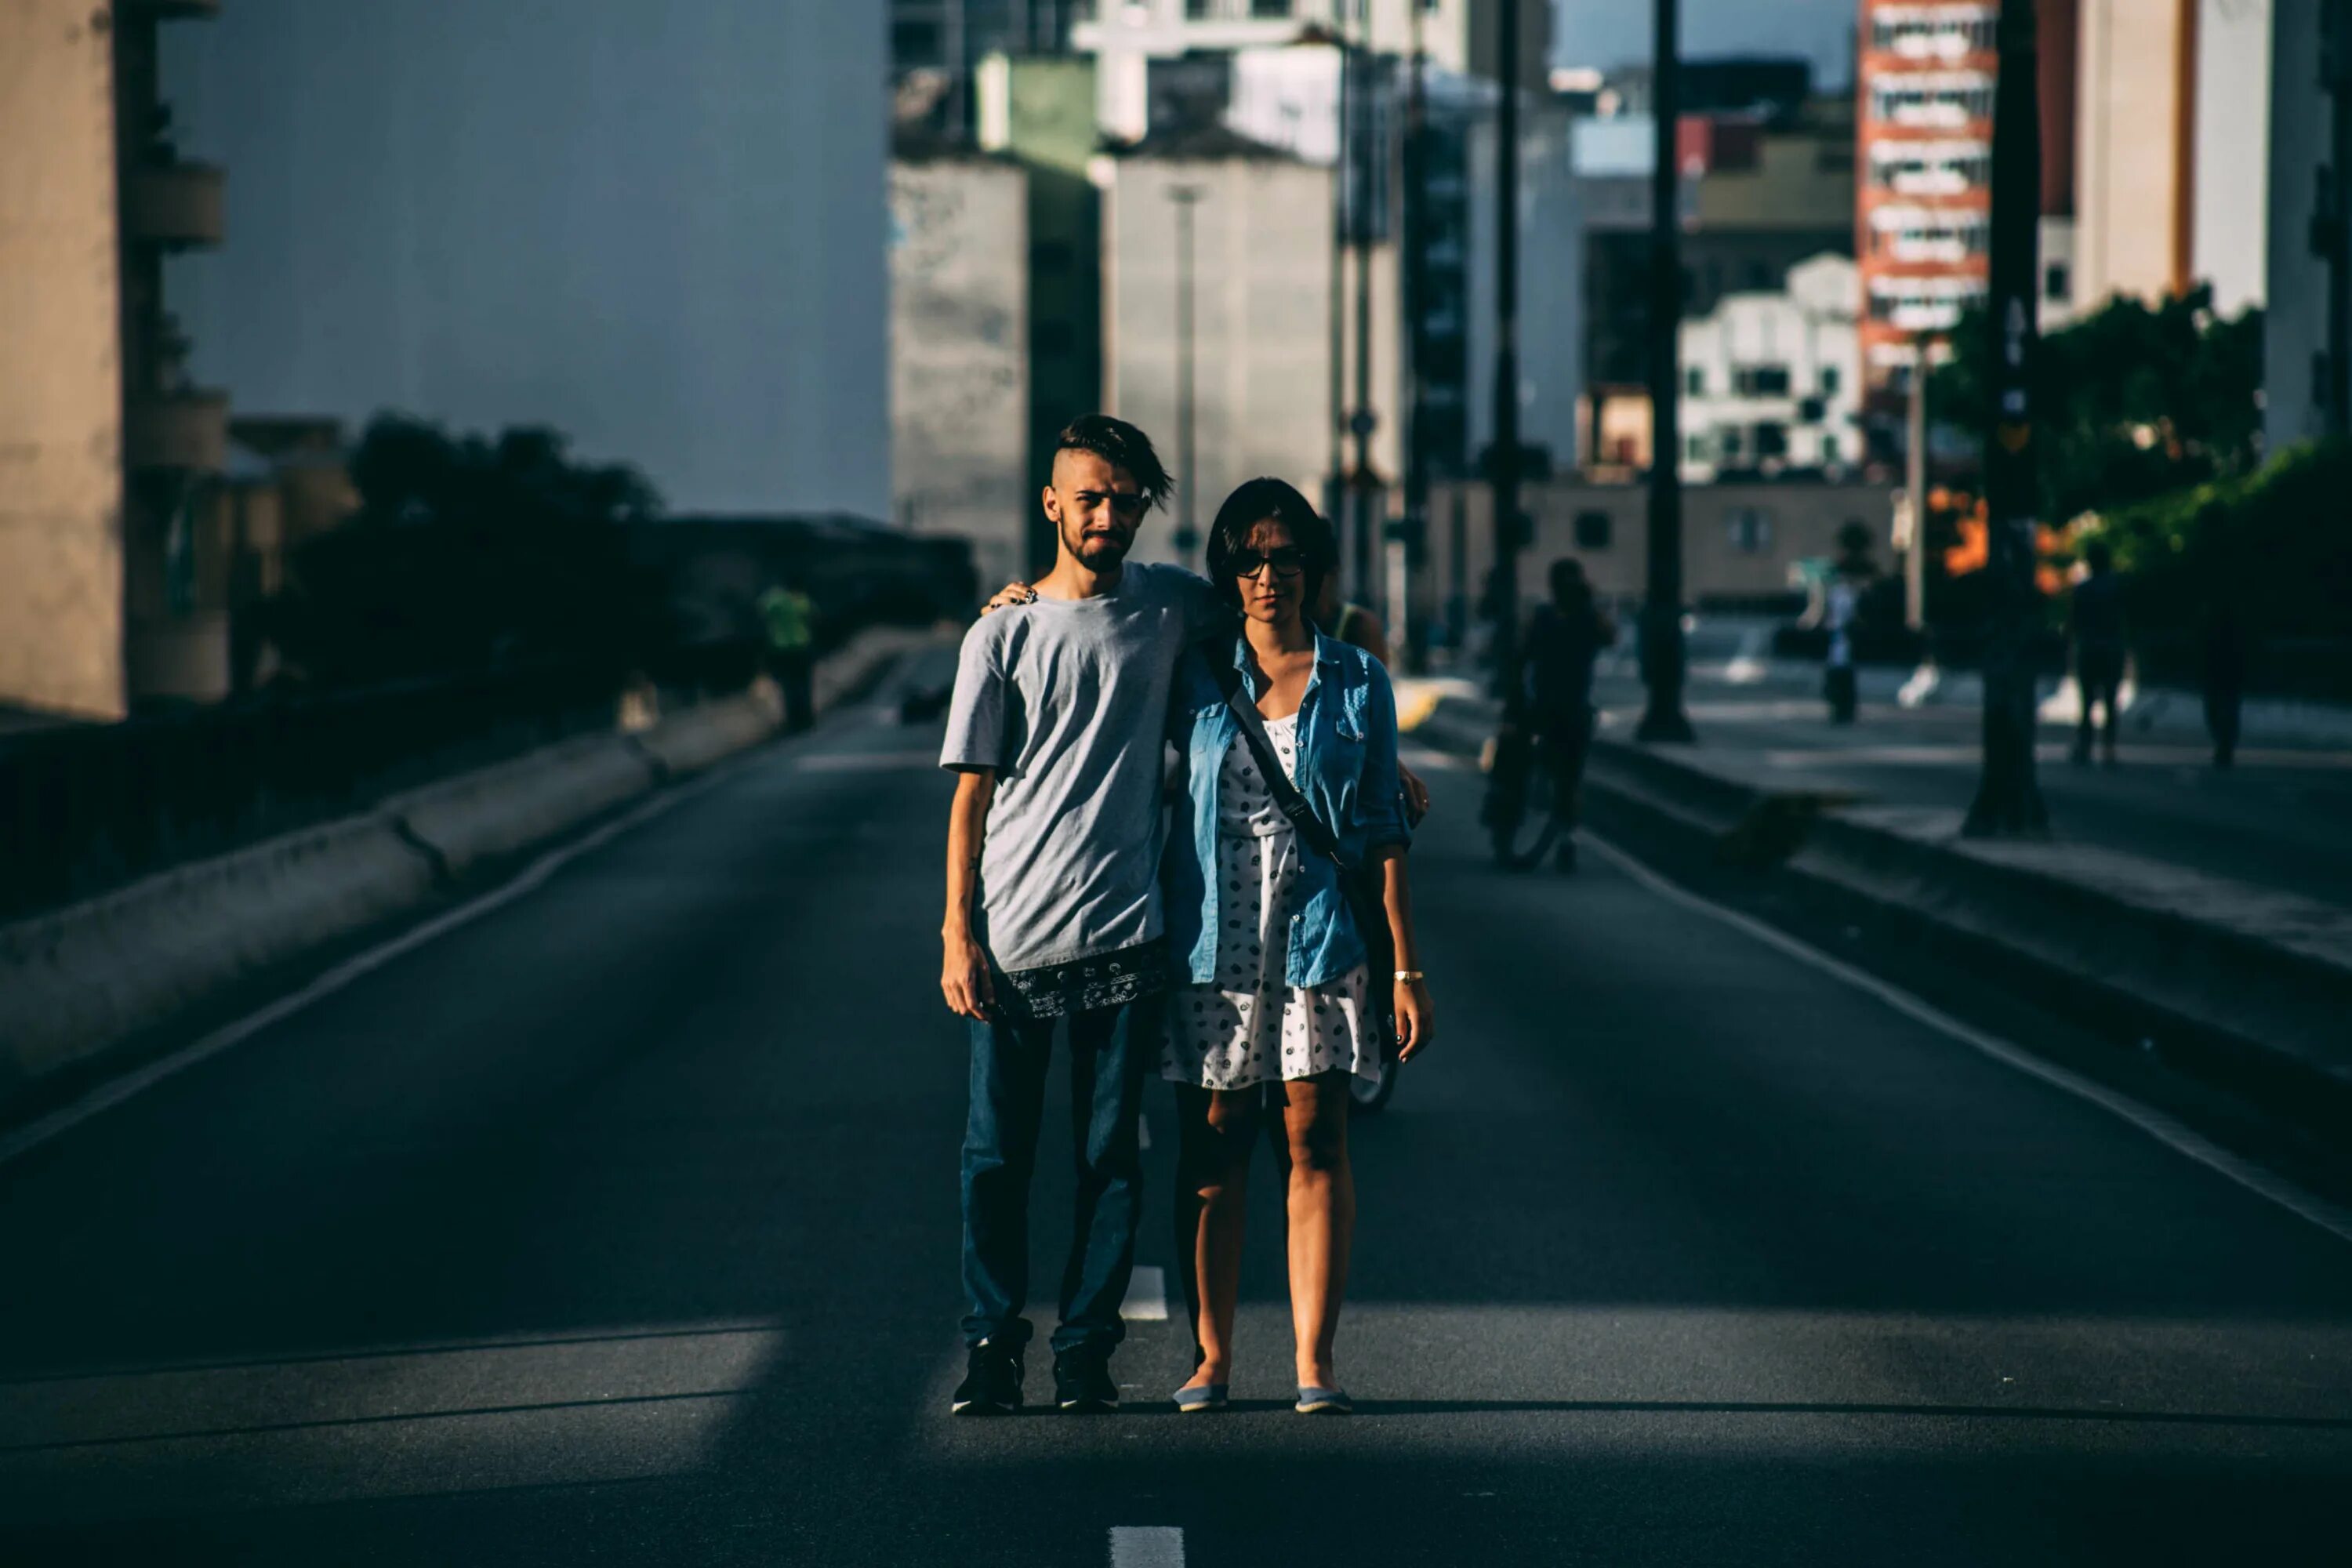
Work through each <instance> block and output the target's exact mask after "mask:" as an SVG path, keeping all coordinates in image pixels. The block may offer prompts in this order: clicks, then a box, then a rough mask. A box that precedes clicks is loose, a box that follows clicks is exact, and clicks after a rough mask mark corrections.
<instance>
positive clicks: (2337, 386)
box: [2319, 0, 2352, 437]
mask: <svg viewBox="0 0 2352 1568" xmlns="http://www.w3.org/2000/svg"><path fill="white" fill-rule="evenodd" d="M2320 23H2321V26H2322V29H2323V31H2322V34H2321V47H2320V51H2319V58H2320V60H2321V62H2322V63H2321V68H2322V69H2323V70H2325V71H2326V73H2327V79H2326V82H2325V83H2324V85H2325V86H2326V89H2327V92H2328V94H2329V107H2330V109H2331V110H2332V113H2333V121H2332V123H2331V126H2330V135H2329V153H2328V168H2329V170H2330V176H2331V177H2330V179H2329V183H2328V189H2329V192H2330V196H2331V199H2330V202H2329V205H2328V207H2327V209H2326V210H2327V213H2328V226H2327V238H2326V250H2327V362H2326V363H2327V406H2326V409H2324V410H2323V411H2322V415H2323V419H2322V423H2321V426H2320V428H2321V429H2323V430H2325V431H2326V432H2327V434H2329V435H2330V436H2336V437H2343V436H2352V216H2347V210H2346V209H2347V207H2352V4H2347V0H2336V4H2334V5H2329V6H2326V7H2325V8H2324V9H2323V10H2322V12H2321V16H2320Z"/></svg>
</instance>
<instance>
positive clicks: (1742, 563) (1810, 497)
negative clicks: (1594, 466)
mask: <svg viewBox="0 0 2352 1568" xmlns="http://www.w3.org/2000/svg"><path fill="white" fill-rule="evenodd" d="M1521 504H1522V505H1523V506H1525V507H1526V509H1527V510H1528V514H1529V516H1530V517H1531V518H1532V519H1533V520H1534V526H1535V531H1534V536H1533V539H1532V542H1530V544H1529V545H1528V549H1527V551H1526V552H1524V553H1523V554H1522V555H1521V556H1520V562H1519V592H1520V596H1521V602H1522V605H1532V604H1534V603H1535V601H1536V600H1538V598H1540V597H1542V596H1543V595H1544V594H1545V593H1546V592H1547V590H1546V588H1545V586H1544V584H1545V574H1546V569H1547V568H1548V567H1549V564H1550V563H1552V562H1553V561H1556V560H1559V559H1560V558H1562V557H1566V556H1572V557H1574V558H1575V559H1577V560H1579V561H1581V562H1582V563H1584V569H1585V573H1586V574H1587V575H1588V576H1589V577H1590V578H1591V581H1592V585H1593V587H1594V588H1595V589H1597V590H1598V591H1599V592H1600V594H1601V596H1602V597H1604V598H1609V599H1616V600H1621V601H1627V602H1631V601H1634V600H1638V599H1639V598H1640V597H1641V596H1642V594H1643V587H1644V584H1645V583H1646V581H1647V574H1646V571H1645V568H1644V557H1643V541H1644V540H1645V539H1646V538H1647V532H1646V530H1647V527H1648V523H1647V517H1648V507H1649V488H1648V487H1647V486H1645V485H1638V484H1592V483H1589V482H1586V481H1584V480H1581V479H1555V480H1551V481H1549V482H1544V483H1538V484H1533V485H1529V486H1528V488H1527V489H1525V490H1524V491H1523V492H1522V499H1521ZM1894 505H1895V503H1894V492H1893V491H1892V490H1891V489H1888V488H1887V487H1885V486H1884V485H1874V484H1856V483H1847V484H1812V483H1786V484H1773V483H1752V484H1749V483H1742V484H1712V485H1694V486H1692V487H1690V488H1689V489H1685V491H1684V492H1683V592H1684V595H1685V601H1686V602H1687V603H1689V604H1691V605H1694V606H1697V607H1700V608H1706V607H1709V606H1713V607H1717V608H1723V607H1729V606H1736V605H1756V604H1759V603H1762V602H1768V601H1777V600H1783V599H1785V598H1787V597H1788V596H1789V595H1791V594H1793V593H1796V592H1798V591H1799V583H1800V581H1801V579H1800V577H1799V575H1798V571H1799V563H1801V562H1806V561H1819V560H1822V559H1824V558H1827V557H1830V556H1833V555H1835V554H1836V553H1837V536H1838V532H1839V531H1840V530H1841V529H1843V528H1844V527H1845V526H1846V525H1847V524H1848V523H1860V524H1861V525H1862V526H1863V527H1864V528H1866V529H1868V530H1869V531H1870V537H1871V538H1873V539H1874V540H1875V539H1885V538H1886V537H1887V531H1888V529H1889V527H1890V525H1891V524H1892V521H1893V518H1894ZM1430 510H1431V515H1432V516H1433V518H1436V519H1439V520H1441V521H1439V523H1438V525H1437V527H1436V529H1435V530H1434V531H1435V533H1436V535H1437V537H1435V538H1433V540H1432V541H1431V544H1430V552H1429V555H1430V562H1431V568H1432V572H1433V575H1434V578H1435V581H1434V582H1433V584H1432V587H1433V592H1434V594H1435V595H1436V597H1435V600H1434V602H1435V603H1438V604H1441V605H1444V604H1448V603H1455V604H1465V605H1475V604H1476V603H1477V602H1478V599H1479V595H1480V593H1481V590H1482V588H1483V585H1484V584H1486V579H1487V574H1488V572H1489V571H1490V569H1491V568H1492V566H1493V564H1494V538H1495V533H1494V527H1493V521H1492V519H1493V516H1494V511H1493V495H1492V492H1491V491H1490V490H1489V489H1488V488H1487V487H1486V486H1485V485H1482V484H1475V483H1465V484H1449V485H1444V486H1442V487H1440V488H1439V490H1438V492H1437V493H1436V494H1434V495H1433V497H1432V499H1431V503H1430Z"/></svg>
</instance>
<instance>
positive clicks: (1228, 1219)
mask: <svg viewBox="0 0 2352 1568" xmlns="http://www.w3.org/2000/svg"><path fill="white" fill-rule="evenodd" d="M1208 554H1209V577H1210V580H1211V581H1212V582H1213V583H1214V584H1217V586H1218V588H1219V590H1220V591H1221V592H1223V594H1224V595H1227V597H1228V598H1229V600H1230V601H1231V602H1233V603H1234V605H1235V607H1237V608H1238V609H1239V611H1240V612H1241V616H1242V635H1241V637H1238V638H1236V639H1235V641H1234V647H1233V650H1232V652H1231V654H1230V655H1229V656H1226V657H1230V658H1231V659H1232V661H1233V663H1232V667H1231V668H1230V669H1228V670H1225V671H1222V672H1221V671H1218V670H1216V669H1214V668H1212V667H1211V665H1210V663H1209V659H1208V658H1207V657H1203V656H1202V655H1194V656H1192V657H1190V658H1188V659H1187V662H1186V667H1185V668H1184V669H1183V671H1182V672H1181V674H1180V675H1179V677H1178V694H1177V703H1176V713H1175V724H1176V731H1177V732H1176V736H1175V739H1176V741H1177V742H1178V744H1179V746H1180V747H1181V749H1182V750H1183V752H1184V753H1185V763H1186V781H1187V790H1186V796H1187V803H1188V805H1189V809H1186V808H1184V807H1180V809H1179V813H1178V816H1179V821H1178V823H1177V825H1176V827H1175V829H1174V830H1173V831H1172V832H1171V835H1170V843H1169V847H1168V850H1167V853H1166V856H1165V858H1164V860H1163V868H1164V874H1165V878H1166V883H1167V889H1166V891H1167V898H1166V906H1167V924H1168V935H1169V945H1170V948H1171V951H1172V952H1174V953H1175V954H1176V955H1177V960H1178V963H1179V964H1180V965H1181V966H1182V968H1183V973H1181V974H1180V975H1179V977H1178V978H1179V979H1180V981H1182V982H1184V983H1185V984H1182V985H1181V987H1180V989H1179V990H1178V991H1177V992H1176V993H1175V994H1174V995H1173V996H1172V997H1171V1004H1170V1007H1169V1040H1168V1045H1167V1047H1166V1051H1165V1054H1164V1056H1163V1058H1162V1060H1161V1070H1162V1073H1163V1074H1164V1076H1166V1077H1167V1078H1169V1079H1171V1080H1173V1081H1174V1083H1175V1084H1176V1099H1177V1112H1178V1123H1179V1128H1180V1132H1181V1141H1180V1145H1179V1149H1180V1152H1179V1153H1178V1157H1177V1162H1178V1163H1177V1194H1176V1255H1177V1257H1178V1258H1180V1259H1181V1260H1182V1272H1183V1275H1184V1287H1185V1300H1186V1302H1187V1304H1188V1305H1189V1307H1190V1308H1191V1310H1192V1325H1193V1337H1194V1346H1195V1352H1196V1353H1195V1370H1194V1372H1193V1374H1192V1381H1190V1382H1189V1383H1187V1384H1185V1385H1184V1386H1183V1387H1182V1388H1181V1389H1179V1390H1178V1391H1177V1393H1176V1395H1175V1398H1176V1405H1177V1407H1178V1408H1179V1409H1181V1410H1187V1411H1193V1410H1218V1409H1223V1407H1224V1405H1225V1402H1226V1397H1225V1391H1226V1386H1227V1384H1228V1383H1229V1381H1230V1379H1231V1375H1232V1371H1233V1352H1234V1345H1233V1335H1234V1300H1235V1298H1236V1296H1237V1294H1238V1289H1239V1279H1238V1276H1239V1271H1240V1267H1241V1253H1242V1223H1243V1214H1244V1184H1245V1183H1246V1182H1247V1180H1248V1176H1249V1163H1250V1152H1251V1149H1252V1147H1253V1145H1254V1143H1255V1140H1256V1138H1257V1136H1258V1132H1259V1128H1260V1118H1261V1117H1262V1116H1265V1117H1271V1116H1275V1115H1279V1116H1280V1118H1281V1121H1282V1139H1281V1146H1282V1147H1283V1148H1284V1150H1285V1151H1286V1156H1287V1157H1286V1160H1285V1161H1284V1163H1285V1165H1286V1169H1287V1173H1288V1179H1289V1189H1290V1190H1289V1205H1288V1206H1289V1215H1290V1310H1291V1320H1292V1325H1293V1329H1294V1331H1295V1333H1296V1336H1297V1346H1296V1352H1297V1379H1298V1403H1297V1408H1298V1409H1299V1411H1300V1412H1301V1413H1303V1414H1307V1415H1320V1414H1326V1413H1331V1414H1345V1413H1346V1412H1347V1411H1348V1410H1349V1400H1348V1395H1347V1394H1345V1393H1344V1392H1342V1391H1341V1389H1340V1387H1339V1381H1338V1375H1337V1372H1336V1369H1335V1367H1334V1365H1333V1362H1332V1342H1333V1339H1334V1337H1335V1335H1336V1334H1337V1332H1338V1330H1339V1300H1340V1296H1341V1294H1342V1292H1343V1291H1344V1289H1345V1288H1346V1286H1347V1279H1348V1248H1349V1239H1350V1234H1351V1232H1352V1230H1353V1228H1354V1223H1355V1206H1356V1199H1355V1187H1354V1184H1353V1181H1352V1178H1351V1176H1350V1173H1349V1166H1348V1102H1349V1093H1348V1078H1349V1074H1351V1073H1360V1074H1363V1075H1365V1076H1367V1077H1376V1076H1377V1075H1378V1072H1379V1068H1380V1062H1381V1051H1382V1047H1383V1042H1382V1041H1381V1039H1380V1038H1379V1028H1380V1025H1379V1019H1378V1010H1377V1009H1375V1008H1373V1007H1372V1006H1371V1005H1370V1004H1371V996H1372V993H1371V987H1372V986H1374V985H1381V986H1387V987H1391V989H1392V992H1393V995H1394V998H1395V1008H1396V1026H1397V1037H1398V1041H1399V1044H1400V1047H1401V1049H1400V1050H1399V1052H1398V1055H1399V1057H1400V1058H1401V1059H1404V1060H1410V1059H1412V1058H1413V1057H1415V1056H1417V1055H1419V1054H1420V1053H1421V1052H1422V1051H1423V1050H1424V1049H1426V1048H1427V1047H1428V1044H1429V1035H1430V1004H1429V990H1428V986H1427V984H1425V982H1424V981H1423V978H1422V975H1421V972H1420V966H1419V963H1418V960H1417V958H1416V954H1415V948H1414V945H1413V936H1412V903H1411V899H1410V897H1409V895H1408V891H1407V888H1406V883H1405V868H1404V849H1405V840H1406V827H1405V819H1404V811H1403V801H1402V791H1401V789H1400V786H1399V784H1398V778H1397V725H1396V701H1395V699H1394V698H1393V696H1391V693H1390V690H1389V681H1388V676H1387V673H1386V672H1385V671H1384V670H1382V668H1381V666H1380V664H1379V663H1378V662H1377V661H1375V660H1374V659H1372V658H1370V657H1369V656H1368V655H1366V654H1365V653H1364V652H1363V651H1362V650H1361V649H1360V648H1355V647H1349V646H1348V645H1346V644H1344V643H1340V642H1338V641H1336V640H1334V639H1332V638H1330V637H1324V636H1322V635H1320V634H1319V633H1318V632H1317V631H1316V629H1315V627H1314V626H1313V625H1312V623H1310V622H1309V621H1308V620H1307V606H1308V605H1311V604H1313V603H1314V602H1315V596H1316V594H1317V592H1318V589H1319V587H1320V586H1321V584H1322V580H1323V579H1324V578H1325V577H1326V576H1327V575H1328V574H1329V573H1330V571H1331V570H1332V568H1333V566H1334V565H1335V564H1336V556H1337V552H1336V550H1335V549H1334V547H1333V542H1332V538H1331V531H1330V529H1329V528H1328V526H1327V525H1326V524H1325V523H1324V521H1323V520H1322V519H1320V518H1319V517H1318V516H1316V514H1315V509H1314V508H1313V507H1311V506H1309V505H1308V504H1307V498H1306V497H1304V496H1302V495H1300V494H1299V493H1298V491H1297V490H1296V489H1293V488H1291V487H1290V486H1289V485H1286V484H1285V483H1283V482H1282V481H1281V480H1279V479H1252V480H1250V481H1249V482H1248V483H1247V484H1244V485H1243V486H1242V487H1241V488H1240V489H1237V490H1235V491H1234V493H1233V495H1232V496H1230V497H1229V498H1227V500H1226V501H1225V504H1224V505H1223V507H1222V508H1220V509H1219V510H1218V512H1217V520H1216V522H1215V523H1214V524H1213V527H1212V528H1211V530H1210V535H1209V552H1208ZM1221 674H1222V676H1223V679H1220V675H1221ZM1236 682H1238V685H1239V689H1240V691H1241V693H1242V696H1241V698H1240V700H1241V701H1243V702H1244V703H1248V704H1251V705H1253V706H1254V707H1255V711H1256V713H1257V716H1258V719H1259V721H1260V723H1261V725H1262V728H1263V731H1264V736H1265V742H1266V744H1267V747H1268V749H1269V750H1270V751H1271V752H1272V753H1273V754H1274V756H1275V757H1276V760H1277V762H1278V763H1279V765H1280V767H1281V769H1282V772H1283V773H1284V774H1285V776H1286V778H1288V779H1289V780H1290V781H1291V783H1292V784H1293V785H1294V786H1295V787H1296V789H1297V792H1298V794H1299V795H1302V796H1304V797H1305V799H1306V801H1307V805H1310V806H1311V807H1312V808H1313V809H1314V813H1315V815H1316V816H1318V818H1320V819H1321V820H1322V822H1323V823H1324V824H1325V826H1328V828H1329V829H1330V831H1331V832H1332V834H1333V835H1334V836H1335V837H1337V838H1338V840H1339V847H1340V851H1341V853H1342V855H1343V856H1344V857H1345V858H1347V859H1348V860H1349V862H1350V863H1351V864H1371V865H1376V866H1377V867H1378V868H1379V870H1380V874H1381V902H1382V905H1383V908H1384V910H1385V915H1386V919H1387V923H1388V929H1389V933H1390V935H1391V938H1392V940H1393V941H1394V942H1395V953H1396V956H1395V970H1394V973H1392V974H1386V973H1384V974H1378V975H1375V974H1369V973H1366V963H1365V954H1366V948H1365V942H1364V939H1363V935H1362V933H1361V932H1360V931H1359V930H1358V929H1357V925H1356V920H1355V916H1354V915H1353V914H1352V912H1351V911H1350V909H1349V900H1348V897H1347V894H1346V890H1345V889H1344V888H1343V887H1342V885H1341V879H1340V875H1339V869H1338V868H1337V867H1335V866H1334V865H1332V864H1331V862H1330V861H1329V860H1328V859H1326V858H1322V857H1319V856H1318V855H1316V854H1314V853H1313V852H1312V851H1311V850H1310V849H1309V848H1308V847H1307V844H1306V843H1304V842H1302V840H1301V837H1300V836H1299V834H1298V833H1297V831H1296V830H1295V829H1294V828H1293V827H1292V826H1291V825H1290V822H1289V820H1288V819H1287V818H1286V817H1285V816H1283V815H1282V813H1281V811H1280V810H1279V809H1278V807H1277V805H1276V799H1275V797H1274V795H1273V793H1272V792H1271V790H1270V789H1269V787H1268V785H1267V783H1266V780H1265V774H1264V773H1261V771H1260V769H1259V765H1258V763H1257V760H1256V755H1255V748H1254V747H1253V746H1252V745H1251V743H1250V742H1249V740H1248V738H1247V737H1245V736H1244V733H1243V721H1242V720H1241V718H1240V717H1239V715H1237V714H1236V713H1235V712H1234V708H1233V707H1232V705H1231V704H1230V703H1229V702H1228V700H1227V699H1226V696H1225V693H1226V691H1227V690H1230V689H1234V686H1235V684H1236Z"/></svg>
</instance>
